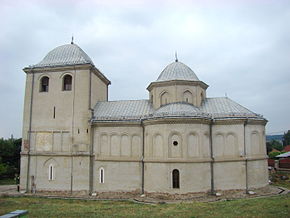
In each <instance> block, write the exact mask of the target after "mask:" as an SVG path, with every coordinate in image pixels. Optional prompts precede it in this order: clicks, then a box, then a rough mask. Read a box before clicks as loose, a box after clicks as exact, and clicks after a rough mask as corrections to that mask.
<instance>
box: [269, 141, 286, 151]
mask: <svg viewBox="0 0 290 218" xmlns="http://www.w3.org/2000/svg"><path fill="white" fill-rule="evenodd" d="M266 146H267V152H270V151H272V150H273V149H276V150H278V151H282V150H283V145H282V144H281V143H280V142H279V141H277V140H272V141H270V142H267V143H266Z"/></svg>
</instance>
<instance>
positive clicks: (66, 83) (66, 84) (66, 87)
mask: <svg viewBox="0 0 290 218" xmlns="http://www.w3.org/2000/svg"><path fill="white" fill-rule="evenodd" d="M71 87H72V76H71V75H65V76H64V77H63V91H70V90H71Z"/></svg>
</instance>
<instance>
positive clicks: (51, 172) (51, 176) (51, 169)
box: [48, 164, 54, 181]
mask: <svg viewBox="0 0 290 218" xmlns="http://www.w3.org/2000/svg"><path fill="white" fill-rule="evenodd" d="M48 180H50V181H51V180H54V167H53V165H52V164H50V165H49V166H48Z"/></svg>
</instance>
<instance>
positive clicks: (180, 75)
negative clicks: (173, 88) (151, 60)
mask: <svg viewBox="0 0 290 218" xmlns="http://www.w3.org/2000/svg"><path fill="white" fill-rule="evenodd" d="M170 80H190V81H199V79H198V78H197V76H196V75H195V73H194V72H193V70H192V69H190V68H189V67H188V66H186V65H185V64H183V63H181V62H179V61H177V60H176V61H175V62H173V63H171V64H169V65H167V66H166V67H165V68H164V70H163V71H162V72H161V74H160V75H159V77H158V79H157V80H156V81H157V82H161V81H170Z"/></svg>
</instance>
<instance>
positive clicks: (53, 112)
mask: <svg viewBox="0 0 290 218" xmlns="http://www.w3.org/2000/svg"><path fill="white" fill-rule="evenodd" d="M53 119H55V107H53Z"/></svg>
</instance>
